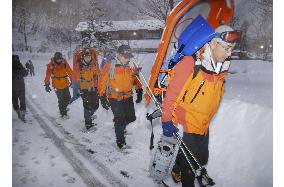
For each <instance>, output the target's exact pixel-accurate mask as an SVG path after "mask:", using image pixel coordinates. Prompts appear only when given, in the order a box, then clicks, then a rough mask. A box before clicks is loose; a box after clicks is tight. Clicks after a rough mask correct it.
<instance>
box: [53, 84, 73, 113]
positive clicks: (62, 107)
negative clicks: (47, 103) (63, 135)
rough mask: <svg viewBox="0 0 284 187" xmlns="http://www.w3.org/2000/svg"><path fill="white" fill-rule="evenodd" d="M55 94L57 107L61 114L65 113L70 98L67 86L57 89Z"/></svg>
mask: <svg viewBox="0 0 284 187" xmlns="http://www.w3.org/2000/svg"><path fill="white" fill-rule="evenodd" d="M56 95H57V99H58V107H59V111H60V114H61V115H62V116H64V115H67V110H66V108H67V106H68V103H69V100H70V98H71V96H70V92H69V87H66V88H64V89H57V90H56Z"/></svg>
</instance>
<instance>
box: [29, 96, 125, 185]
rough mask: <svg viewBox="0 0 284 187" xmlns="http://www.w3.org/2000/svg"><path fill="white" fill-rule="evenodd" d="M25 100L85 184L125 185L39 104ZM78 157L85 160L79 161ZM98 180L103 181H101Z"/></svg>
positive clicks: (34, 116)
mask: <svg viewBox="0 0 284 187" xmlns="http://www.w3.org/2000/svg"><path fill="white" fill-rule="evenodd" d="M27 100H28V108H29V110H30V112H31V114H32V116H33V118H34V119H35V120H36V121H37V123H38V124H39V125H40V127H41V128H42V129H43V130H44V132H45V134H46V136H47V137H48V138H50V139H51V140H52V142H53V144H54V145H55V146H56V147H57V149H58V150H59V151H60V152H61V153H62V155H63V156H64V158H65V160H66V161H68V163H69V164H70V165H71V166H72V167H73V170H74V171H75V172H76V173H77V174H78V175H79V176H80V177H81V179H82V180H83V182H84V183H85V184H86V185H87V186H90V187H93V186H98V187H100V186H127V185H126V184H124V183H123V182H121V181H120V180H119V179H117V178H116V177H115V176H114V175H113V174H112V172H111V171H110V170H109V169H108V168H106V167H105V166H104V165H103V164H102V163H100V162H99V161H97V160H96V159H95V158H93V157H92V156H91V154H93V153H92V152H91V151H88V150H89V149H87V148H86V147H85V146H84V145H82V144H80V143H79V142H78V141H77V140H76V139H75V138H74V137H73V136H72V135H71V134H70V133H69V132H67V131H66V130H65V129H64V128H63V127H62V126H60V124H58V123H57V122H56V119H55V118H53V117H51V116H49V115H48V114H47V113H46V112H45V111H44V110H43V109H42V108H41V107H40V106H39V105H37V104H35V103H33V102H32V100H31V99H27ZM56 131H57V132H56ZM56 133H57V134H58V135H57V134H56ZM66 144H69V145H66ZM78 154H79V155H78ZM80 157H81V158H80ZM80 159H85V160H83V161H81V160H80ZM86 160H87V161H89V165H88V166H89V167H92V168H91V169H88V168H87V167H86ZM84 163H85V164H84ZM91 170H92V171H91ZM92 172H94V173H92ZM100 181H103V183H102V182H100Z"/></svg>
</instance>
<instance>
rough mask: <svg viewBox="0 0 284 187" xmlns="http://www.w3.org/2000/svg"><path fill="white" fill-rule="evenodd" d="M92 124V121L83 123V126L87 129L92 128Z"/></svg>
mask: <svg viewBox="0 0 284 187" xmlns="http://www.w3.org/2000/svg"><path fill="white" fill-rule="evenodd" d="M93 126H94V124H93V123H85V127H86V129H87V130H89V129H90V128H92V127H93Z"/></svg>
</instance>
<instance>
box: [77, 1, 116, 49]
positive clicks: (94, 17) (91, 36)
mask: <svg viewBox="0 0 284 187" xmlns="http://www.w3.org/2000/svg"><path fill="white" fill-rule="evenodd" d="M104 12H105V10H104V9H103V8H102V5H100V3H99V1H98V0H89V6H88V8H87V9H85V10H84V11H83V16H84V18H85V19H86V20H87V24H88V29H87V31H85V36H84V37H85V38H83V39H84V40H85V41H86V40H88V42H89V43H91V45H92V46H96V47H98V48H103V47H104V46H106V45H108V42H109V41H110V38H109V36H108V35H107V34H106V33H103V32H101V31H100V29H101V28H103V27H104V26H105V25H109V26H110V24H111V23H110V22H108V21H102V20H103V19H104V16H105V14H104Z"/></svg>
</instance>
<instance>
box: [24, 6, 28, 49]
mask: <svg viewBox="0 0 284 187" xmlns="http://www.w3.org/2000/svg"><path fill="white" fill-rule="evenodd" d="M23 29H24V31H23V34H24V41H25V50H26V51H28V50H29V47H28V41H27V31H26V11H25V9H23Z"/></svg>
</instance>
